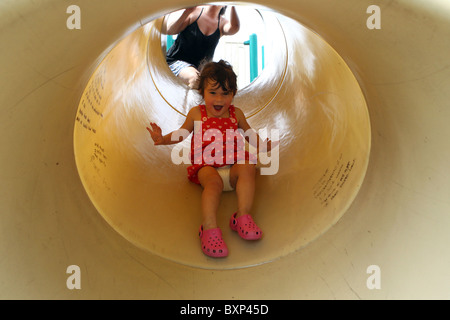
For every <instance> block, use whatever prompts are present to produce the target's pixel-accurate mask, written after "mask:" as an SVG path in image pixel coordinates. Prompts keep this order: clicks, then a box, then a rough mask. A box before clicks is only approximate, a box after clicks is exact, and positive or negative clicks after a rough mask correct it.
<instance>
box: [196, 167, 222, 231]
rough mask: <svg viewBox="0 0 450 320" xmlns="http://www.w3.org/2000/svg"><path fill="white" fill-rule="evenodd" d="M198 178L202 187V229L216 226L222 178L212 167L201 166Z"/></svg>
mask: <svg viewBox="0 0 450 320" xmlns="http://www.w3.org/2000/svg"><path fill="white" fill-rule="evenodd" d="M198 180H199V181H200V184H201V185H202V187H203V192H202V219H203V229H204V230H208V229H212V228H217V210H218V208H219V204H220V197H221V195H222V191H223V182H222V178H221V177H220V176H219V174H218V173H217V170H216V169H215V168H213V167H208V166H206V167H203V168H201V169H200V170H199V171H198Z"/></svg>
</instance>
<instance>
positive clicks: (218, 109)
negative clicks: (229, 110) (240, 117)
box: [214, 105, 223, 111]
mask: <svg viewBox="0 0 450 320" xmlns="http://www.w3.org/2000/svg"><path fill="white" fill-rule="evenodd" d="M222 108H223V106H219V105H214V109H215V110H216V111H220V110H222Z"/></svg>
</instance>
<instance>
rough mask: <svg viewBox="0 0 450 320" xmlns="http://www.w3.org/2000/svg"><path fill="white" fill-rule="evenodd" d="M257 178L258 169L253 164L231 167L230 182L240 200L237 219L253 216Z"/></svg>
mask: <svg viewBox="0 0 450 320" xmlns="http://www.w3.org/2000/svg"><path fill="white" fill-rule="evenodd" d="M255 176H256V168H255V165H253V164H234V165H233V166H232V167H231V171H230V182H231V186H232V187H233V188H234V189H235V190H236V194H237V198H238V210H237V214H236V217H240V216H243V215H245V214H251V210H252V207H253V199H254V196H255Z"/></svg>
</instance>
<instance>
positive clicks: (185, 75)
mask: <svg viewBox="0 0 450 320" xmlns="http://www.w3.org/2000/svg"><path fill="white" fill-rule="evenodd" d="M199 75H200V73H199V72H198V70H197V69H195V68H194V67H186V68H183V69H182V70H181V71H180V73H179V74H178V77H180V78H181V79H183V81H184V82H185V83H186V84H187V85H188V86H189V87H190V88H191V89H197V88H198V80H199Z"/></svg>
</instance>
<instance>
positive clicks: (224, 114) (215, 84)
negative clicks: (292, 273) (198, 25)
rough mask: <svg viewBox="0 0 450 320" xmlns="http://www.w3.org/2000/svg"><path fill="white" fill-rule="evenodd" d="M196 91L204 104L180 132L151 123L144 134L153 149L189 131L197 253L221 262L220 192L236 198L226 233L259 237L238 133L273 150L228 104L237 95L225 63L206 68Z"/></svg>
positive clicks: (248, 158) (250, 166)
mask: <svg viewBox="0 0 450 320" xmlns="http://www.w3.org/2000/svg"><path fill="white" fill-rule="evenodd" d="M198 90H199V93H200V95H201V96H202V97H203V100H204V104H202V105H198V106H195V107H193V108H192V109H191V110H190V111H189V113H188V114H187V117H186V120H185V122H184V123H183V125H182V126H181V127H180V129H178V130H176V131H173V132H171V133H169V134H166V135H162V131H161V128H160V127H159V126H158V125H157V124H155V123H150V128H149V127H147V130H148V131H149V132H150V135H151V137H152V139H153V141H154V143H155V145H168V144H175V143H179V142H181V141H183V140H184V139H185V138H186V137H187V136H188V134H183V132H185V133H187V132H188V133H189V134H190V133H192V132H194V134H193V137H192V141H191V163H192V165H191V166H190V167H188V178H189V180H190V181H192V182H194V183H197V184H199V185H201V186H202V187H203V192H202V201H201V206H202V219H203V223H202V225H201V226H200V231H199V236H200V239H201V248H202V251H203V253H205V254H206V255H208V256H211V257H216V258H219V257H226V256H227V255H228V248H227V246H226V244H225V242H224V240H223V238H222V231H221V229H220V228H218V226H217V219H216V215H217V211H218V208H219V202H220V198H221V193H222V191H229V190H233V189H234V190H236V194H237V198H238V208H237V211H236V212H235V213H234V214H233V215H232V216H231V219H230V228H231V229H232V230H234V231H237V232H238V234H239V235H240V236H241V237H242V238H243V239H245V240H258V239H260V238H261V236H262V231H261V229H260V228H259V227H258V226H257V225H256V223H255V222H254V220H253V218H252V216H251V215H250V213H251V209H252V205H253V198H254V193H255V173H256V169H255V165H256V155H254V154H251V153H249V152H248V151H246V150H245V148H244V142H243V141H244V135H243V134H242V131H243V132H245V139H247V141H248V142H249V143H250V144H252V145H254V146H255V147H256V148H258V147H259V150H260V151H270V150H271V148H272V147H274V145H272V142H271V141H270V140H269V139H267V140H265V141H262V140H261V139H260V137H259V136H258V134H257V133H256V132H255V131H254V130H252V129H251V127H250V125H249V124H248V123H247V120H246V118H245V116H244V113H243V112H242V110H240V109H239V108H236V107H235V106H234V105H232V101H233V98H234V96H235V94H236V91H237V84H236V74H235V73H234V71H233V69H232V67H231V66H230V65H229V64H228V63H227V62H225V61H223V60H221V61H219V62H209V63H207V64H206V65H205V66H204V67H203V68H202V70H201V73H200V78H199V87H198ZM238 129H242V130H238ZM213 137H214V138H213Z"/></svg>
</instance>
